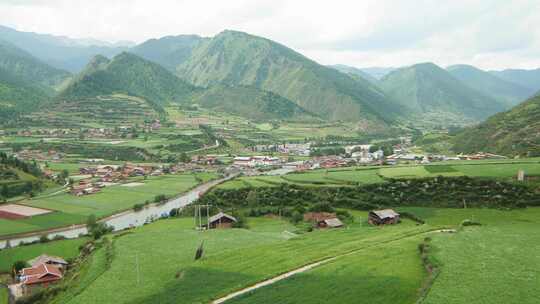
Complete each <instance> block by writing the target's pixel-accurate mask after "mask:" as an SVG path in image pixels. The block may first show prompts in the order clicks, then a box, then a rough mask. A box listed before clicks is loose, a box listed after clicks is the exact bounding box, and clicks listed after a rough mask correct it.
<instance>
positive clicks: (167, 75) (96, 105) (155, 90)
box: [57, 52, 312, 120]
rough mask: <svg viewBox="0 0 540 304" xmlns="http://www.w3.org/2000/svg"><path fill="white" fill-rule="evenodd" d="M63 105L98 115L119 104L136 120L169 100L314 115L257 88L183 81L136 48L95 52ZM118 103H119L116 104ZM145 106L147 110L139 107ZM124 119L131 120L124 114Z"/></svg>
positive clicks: (257, 113) (266, 114)
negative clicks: (133, 50) (114, 53)
mask: <svg viewBox="0 0 540 304" xmlns="http://www.w3.org/2000/svg"><path fill="white" fill-rule="evenodd" d="M57 100H58V101H60V102H66V101H67V104H68V105H66V104H65V103H62V106H63V107H66V106H69V107H71V108H73V111H77V108H83V107H84V108H87V109H89V112H94V117H98V118H99V119H100V120H105V119H107V118H108V117H106V115H103V114H102V113H100V112H105V113H109V112H111V111H115V113H114V114H115V116H119V115H120V114H121V113H118V111H116V110H117V108H119V105H120V104H121V105H123V107H126V108H129V111H133V112H137V115H135V119H140V118H141V117H142V116H144V115H152V114H151V113H150V114H149V111H150V110H151V109H146V108H147V107H148V106H150V107H151V108H152V109H153V110H154V111H156V112H158V113H164V112H165V110H164V107H165V106H167V105H170V104H171V103H173V104H180V105H192V104H198V105H199V106H201V107H204V108H206V109H211V110H215V111H223V112H228V113H233V114H237V115H242V116H244V117H247V118H251V119H262V120H269V119H293V118H294V119H299V118H307V117H311V118H312V116H311V115H310V114H309V113H308V112H307V111H305V110H304V109H302V108H300V107H299V106H298V105H296V104H295V103H293V102H292V101H290V100H287V99H285V98H283V97H281V96H279V95H276V94H274V93H271V92H265V91H262V90H260V89H258V88H255V87H245V86H224V85H215V86H211V87H208V88H199V87H195V86H193V85H191V84H188V83H187V82H185V81H184V80H181V79H180V78H178V77H177V76H175V75H174V74H172V73H171V72H170V71H168V70H167V69H165V68H164V67H162V66H160V65H158V64H156V63H154V62H151V61H148V60H146V59H143V58H141V57H139V56H137V55H134V54H131V53H126V52H124V53H121V54H119V55H117V56H115V57H114V58H113V59H110V60H109V59H108V58H106V57H104V56H95V57H94V58H93V59H92V60H91V61H90V63H88V65H87V66H86V68H85V69H84V70H83V71H82V72H81V73H79V75H77V76H76V77H75V78H74V79H73V80H72V81H71V83H70V84H69V85H68V86H67V87H66V88H65V89H64V90H63V91H62V92H61V93H60V94H59V95H58V97H57ZM111 102H114V103H115V104H114V105H113V104H111ZM137 107H142V108H144V109H143V110H144V111H142V112H141V111H139V110H137V109H136V108H137ZM122 119H126V118H125V117H122Z"/></svg>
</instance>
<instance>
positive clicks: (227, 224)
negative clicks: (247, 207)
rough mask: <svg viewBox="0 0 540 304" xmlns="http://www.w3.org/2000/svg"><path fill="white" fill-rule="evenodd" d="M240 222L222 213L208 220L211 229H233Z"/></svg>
mask: <svg viewBox="0 0 540 304" xmlns="http://www.w3.org/2000/svg"><path fill="white" fill-rule="evenodd" d="M237 221H238V220H237V219H236V218H235V217H233V216H230V215H228V214H226V213H223V212H220V213H218V214H216V215H214V216H211V217H210V218H209V219H208V224H209V229H216V228H232V226H233V224H234V223H236V222H237Z"/></svg>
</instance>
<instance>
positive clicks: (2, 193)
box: [0, 184, 9, 198]
mask: <svg viewBox="0 0 540 304" xmlns="http://www.w3.org/2000/svg"><path fill="white" fill-rule="evenodd" d="M0 196H2V197H3V198H7V197H8V196H9V189H8V186H7V185H6V184H4V185H2V190H1V191H0Z"/></svg>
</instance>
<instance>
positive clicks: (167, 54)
mask: <svg viewBox="0 0 540 304" xmlns="http://www.w3.org/2000/svg"><path fill="white" fill-rule="evenodd" d="M202 40H204V38H202V37H200V36H197V35H179V36H166V37H163V38H160V39H150V40H147V41H145V42H143V43H141V44H139V45H137V46H135V47H133V48H131V49H130V50H129V51H130V52H131V53H133V54H136V55H138V56H140V57H142V58H144V59H147V60H150V61H153V62H156V63H158V64H160V65H162V66H164V67H165V68H167V69H168V70H170V71H175V70H176V67H177V66H178V65H180V64H182V63H184V62H185V61H186V60H187V59H188V58H189V57H190V56H191V52H192V51H193V49H194V48H195V47H196V46H197V45H198V44H199V43H201V41H202Z"/></svg>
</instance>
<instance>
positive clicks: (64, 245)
mask: <svg viewBox="0 0 540 304" xmlns="http://www.w3.org/2000/svg"><path fill="white" fill-rule="evenodd" d="M87 241H88V238H78V239H71V240H61V241H51V242H48V243H39V244H32V245H26V246H20V247H15V248H9V249H5V250H2V251H0V273H2V272H10V271H11V267H12V265H13V263H15V262H16V261H28V260H31V259H33V258H35V257H37V256H39V255H41V254H48V255H54V256H60V257H62V258H64V259H70V258H74V257H76V256H77V255H79V246H80V245H82V244H84V243H85V242H87Z"/></svg>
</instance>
